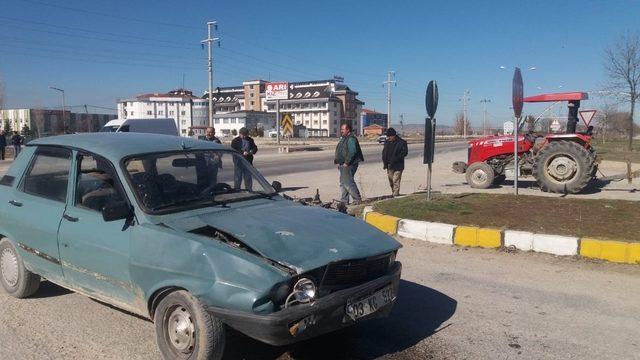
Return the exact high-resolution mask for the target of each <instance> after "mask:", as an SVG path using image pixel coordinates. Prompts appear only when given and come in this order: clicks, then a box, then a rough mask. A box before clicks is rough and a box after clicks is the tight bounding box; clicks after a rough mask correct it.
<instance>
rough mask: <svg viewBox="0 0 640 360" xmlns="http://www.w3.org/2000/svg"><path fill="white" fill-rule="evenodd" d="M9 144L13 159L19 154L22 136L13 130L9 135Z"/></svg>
mask: <svg viewBox="0 0 640 360" xmlns="http://www.w3.org/2000/svg"><path fill="white" fill-rule="evenodd" d="M11 145H13V154H14V155H13V158H14V159H15V158H17V157H18V154H20V149H21V146H22V136H20V134H19V133H18V132H17V131H14V132H13V136H11Z"/></svg>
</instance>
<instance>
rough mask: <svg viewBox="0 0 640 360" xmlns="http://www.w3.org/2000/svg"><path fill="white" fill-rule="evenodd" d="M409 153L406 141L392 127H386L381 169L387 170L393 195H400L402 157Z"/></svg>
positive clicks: (402, 168)
mask: <svg viewBox="0 0 640 360" xmlns="http://www.w3.org/2000/svg"><path fill="white" fill-rule="evenodd" d="M408 153H409V149H408V148H407V142H406V141H404V140H403V139H402V138H400V137H399V136H398V134H397V133H396V130H395V129H394V128H389V129H387V141H385V143H384V149H382V164H383V169H386V170H387V177H388V178H389V186H390V187H391V191H392V192H393V196H398V195H400V180H401V179H402V171H403V170H404V158H405V157H406V156H407V154H408Z"/></svg>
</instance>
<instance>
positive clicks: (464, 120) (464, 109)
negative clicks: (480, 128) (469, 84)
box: [462, 90, 469, 139]
mask: <svg viewBox="0 0 640 360" xmlns="http://www.w3.org/2000/svg"><path fill="white" fill-rule="evenodd" d="M468 101H469V90H465V91H464V96H463V97H462V138H463V139H466V138H467V122H468V121H469V113H468V111H467V102H468Z"/></svg>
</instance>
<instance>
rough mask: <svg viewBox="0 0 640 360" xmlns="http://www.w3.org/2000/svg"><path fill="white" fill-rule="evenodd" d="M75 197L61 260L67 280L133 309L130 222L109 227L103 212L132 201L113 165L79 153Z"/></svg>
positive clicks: (65, 221)
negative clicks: (106, 208)
mask: <svg viewBox="0 0 640 360" xmlns="http://www.w3.org/2000/svg"><path fill="white" fill-rule="evenodd" d="M74 154H75V155H74V158H75V161H74V166H73V171H72V176H73V179H74V181H73V188H72V190H71V191H72V196H70V197H69V203H68V205H67V208H66V210H65V212H64V216H63V220H62V223H61V224H60V232H59V241H60V258H61V260H62V265H63V269H64V275H65V279H66V280H67V281H68V282H70V283H72V284H73V285H74V287H76V288H78V289H79V290H82V291H83V292H85V293H87V294H88V295H92V296H94V297H96V298H99V299H104V300H114V299H115V300H117V301H118V302H124V303H125V304H133V301H134V297H135V295H134V294H135V291H134V289H133V286H132V284H131V278H130V274H129V240H130V236H131V228H130V227H129V226H128V225H127V220H125V219H120V220H115V221H109V222H107V221H104V219H103V217H102V208H103V207H104V206H106V205H108V204H110V203H112V202H115V201H123V200H126V196H125V195H124V191H123V189H122V185H121V183H120V182H119V181H118V178H117V175H116V172H115V169H114V167H113V165H112V164H111V163H110V162H109V161H107V160H106V159H104V158H102V157H99V156H97V155H94V154H90V153H87V152H74Z"/></svg>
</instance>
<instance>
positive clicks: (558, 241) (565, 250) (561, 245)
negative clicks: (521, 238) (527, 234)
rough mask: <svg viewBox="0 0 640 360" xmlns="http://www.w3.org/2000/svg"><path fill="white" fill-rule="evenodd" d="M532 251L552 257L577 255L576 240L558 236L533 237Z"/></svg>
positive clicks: (535, 235)
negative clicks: (551, 255) (552, 255)
mask: <svg viewBox="0 0 640 360" xmlns="http://www.w3.org/2000/svg"><path fill="white" fill-rule="evenodd" d="M533 251H539V252H545V253H549V254H554V255H577V254H578V238H577V237H569V236H559V235H544V234H534V235H533Z"/></svg>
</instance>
